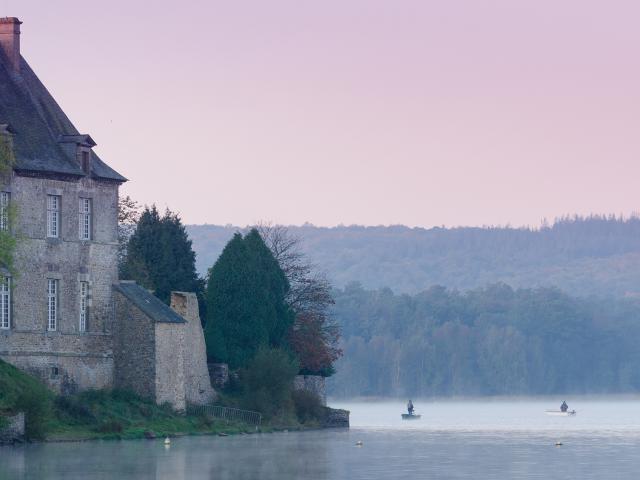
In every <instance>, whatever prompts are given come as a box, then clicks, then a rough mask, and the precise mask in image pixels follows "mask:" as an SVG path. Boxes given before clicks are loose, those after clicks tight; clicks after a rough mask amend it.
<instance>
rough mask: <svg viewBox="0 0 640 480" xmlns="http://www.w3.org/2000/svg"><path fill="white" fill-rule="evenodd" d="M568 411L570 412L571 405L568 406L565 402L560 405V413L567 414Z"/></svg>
mask: <svg viewBox="0 0 640 480" xmlns="http://www.w3.org/2000/svg"><path fill="white" fill-rule="evenodd" d="M567 410H569V405H567V402H565V401H564V400H563V401H562V405H560V411H561V412H566V411H567Z"/></svg>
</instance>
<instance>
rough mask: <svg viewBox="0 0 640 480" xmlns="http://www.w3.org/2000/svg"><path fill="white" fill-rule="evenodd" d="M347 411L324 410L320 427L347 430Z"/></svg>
mask: <svg viewBox="0 0 640 480" xmlns="http://www.w3.org/2000/svg"><path fill="white" fill-rule="evenodd" d="M349 414H350V412H349V410H341V409H337V408H328V407H327V408H326V409H325V418H324V422H323V423H322V426H323V427H324V428H349Z"/></svg>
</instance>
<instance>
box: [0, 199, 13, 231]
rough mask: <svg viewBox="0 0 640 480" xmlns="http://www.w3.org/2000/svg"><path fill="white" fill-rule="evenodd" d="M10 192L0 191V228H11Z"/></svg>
mask: <svg viewBox="0 0 640 480" xmlns="http://www.w3.org/2000/svg"><path fill="white" fill-rule="evenodd" d="M9 200H11V194H10V193H9V192H0V230H9Z"/></svg>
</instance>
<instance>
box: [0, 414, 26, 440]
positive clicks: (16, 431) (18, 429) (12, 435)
mask: <svg viewBox="0 0 640 480" xmlns="http://www.w3.org/2000/svg"><path fill="white" fill-rule="evenodd" d="M3 418H4V419H6V420H7V425H5V427H4V428H2V429H0V445H2V444H3V443H15V442H21V441H23V440H24V431H25V430H24V429H25V423H24V413H22V412H20V413H18V414H16V415H13V416H11V417H3Z"/></svg>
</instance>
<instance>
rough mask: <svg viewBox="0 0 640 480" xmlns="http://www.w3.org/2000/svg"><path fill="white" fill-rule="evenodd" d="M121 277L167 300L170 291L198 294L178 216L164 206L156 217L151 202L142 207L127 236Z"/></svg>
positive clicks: (190, 253)
mask: <svg viewBox="0 0 640 480" xmlns="http://www.w3.org/2000/svg"><path fill="white" fill-rule="evenodd" d="M126 252H127V253H126V259H125V261H124V264H123V266H122V271H121V277H122V278H123V279H128V280H135V281H136V282H138V283H139V284H140V285H142V286H144V287H146V288H148V289H150V290H152V291H153V292H154V294H155V295H156V296H157V297H158V298H159V299H160V300H162V301H163V302H165V303H167V304H168V303H169V302H170V299H171V291H185V292H195V293H196V294H197V295H199V296H201V294H202V282H201V280H200V279H199V278H198V275H197V273H196V267H195V258H196V257H195V253H194V252H193V249H192V247H191V240H189V237H188V236H187V232H186V230H185V228H184V225H182V222H181V220H180V217H179V216H178V215H177V214H175V213H173V212H171V211H170V210H168V209H167V211H166V212H165V214H164V216H162V217H161V216H160V214H159V213H158V210H157V209H156V207H155V205H154V206H152V207H151V208H148V207H147V208H145V210H144V212H142V215H140V219H139V220H138V224H137V226H136V230H135V232H134V233H133V235H132V236H131V238H130V239H129V242H128V244H127V250H126Z"/></svg>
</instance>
